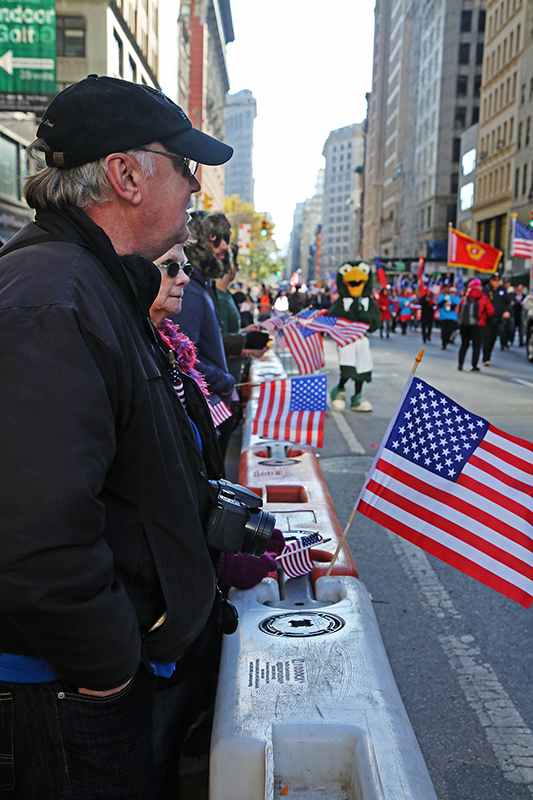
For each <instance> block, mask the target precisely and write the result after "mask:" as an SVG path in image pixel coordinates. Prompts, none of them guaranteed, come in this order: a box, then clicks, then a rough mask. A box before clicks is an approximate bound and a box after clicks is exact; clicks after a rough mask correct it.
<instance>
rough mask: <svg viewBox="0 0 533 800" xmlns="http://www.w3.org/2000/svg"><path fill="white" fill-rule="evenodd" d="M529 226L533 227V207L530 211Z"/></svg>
mask: <svg viewBox="0 0 533 800" xmlns="http://www.w3.org/2000/svg"><path fill="white" fill-rule="evenodd" d="M529 227H530V228H533V208H532V209H531V211H530V212H529Z"/></svg>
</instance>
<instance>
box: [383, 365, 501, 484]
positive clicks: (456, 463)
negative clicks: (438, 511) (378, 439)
mask: <svg viewBox="0 0 533 800" xmlns="http://www.w3.org/2000/svg"><path fill="white" fill-rule="evenodd" d="M488 427H489V424H488V422H487V421H486V420H484V419H483V418H482V417H478V416H476V415H475V414H471V413H470V412H469V411H466V410H465V409H464V408H462V407H461V406H459V405H457V403H454V402H453V400H451V399H450V398H449V397H447V396H446V395H444V394H442V393H441V392H439V391H438V390H437V389H434V388H432V387H431V386H428V384H426V383H424V382H423V381H419V380H415V381H413V384H412V387H411V391H410V392H409V394H408V395H407V397H406V398H405V400H404V402H403V404H402V406H401V409H400V412H399V414H398V416H397V418H396V421H395V423H394V425H393V428H392V430H391V433H390V435H389V438H388V440H387V442H386V444H385V447H386V448H387V449H388V450H391V451H392V452H393V453H397V454H398V455H400V456H402V457H403V458H405V459H407V460H408V461H412V462H413V464H417V465H418V466H420V467H423V468H424V469H426V470H428V471H429V472H432V473H433V474H434V475H440V477H441V478H446V480H449V481H454V482H455V481H456V480H457V478H458V477H459V475H460V474H461V470H462V469H463V467H464V465H465V464H466V462H467V461H468V459H469V458H470V456H471V455H472V453H473V452H474V451H475V449H476V447H477V446H478V444H479V443H480V442H481V441H482V439H483V437H484V436H485V434H486V432H487V429H488Z"/></svg>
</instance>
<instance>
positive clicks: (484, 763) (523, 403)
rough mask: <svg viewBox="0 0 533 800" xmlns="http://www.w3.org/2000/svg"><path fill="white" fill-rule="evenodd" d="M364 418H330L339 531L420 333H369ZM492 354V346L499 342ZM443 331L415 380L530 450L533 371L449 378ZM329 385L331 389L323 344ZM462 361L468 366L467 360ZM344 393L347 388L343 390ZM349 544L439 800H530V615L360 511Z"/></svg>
mask: <svg viewBox="0 0 533 800" xmlns="http://www.w3.org/2000/svg"><path fill="white" fill-rule="evenodd" d="M370 338H371V345H372V351H373V357H374V372H373V381H372V383H371V384H370V385H368V386H367V387H365V391H364V395H365V397H366V398H367V399H368V400H370V401H371V403H372V404H373V406H374V410H373V411H372V412H371V413H366V414H362V413H352V412H350V410H349V409H347V410H346V411H345V412H343V413H342V414H339V413H334V412H332V411H331V409H329V410H328V413H327V419H326V427H325V444H324V448H323V449H322V451H321V453H320V464H321V468H322V473H323V475H324V478H325V481H326V483H327V485H328V488H329V490H330V492H331V494H332V497H333V501H334V504H335V507H336V510H337V514H338V517H339V519H340V521H341V524H342V525H345V523H346V521H347V519H348V517H349V515H350V512H351V510H352V508H353V505H354V502H355V500H356V499H357V496H358V493H359V490H360V488H361V486H362V484H363V481H364V479H365V476H366V474H367V472H368V470H369V468H370V466H371V464H372V461H373V458H374V456H375V453H376V451H377V447H378V445H379V443H380V442H381V439H382V437H383V435H384V433H385V431H386V429H387V426H388V423H389V421H390V419H391V416H392V414H393V412H394V410H395V407H396V404H397V402H398V399H399V397H400V395H401V392H402V389H403V387H404V385H405V382H406V380H407V378H408V375H409V373H410V370H411V368H412V366H413V363H414V359H415V356H416V355H417V353H418V352H419V351H420V349H421V347H422V341H421V336H420V333H416V332H410V333H408V334H407V335H406V336H402V335H401V334H393V335H391V338H390V339H389V340H387V339H380V337H379V334H373V335H372V336H371V337H370ZM497 348H499V345H497ZM457 351H458V344H455V345H451V346H450V347H449V348H448V349H447V350H446V351H442V350H441V347H440V339H439V332H438V331H436V332H434V335H433V339H432V341H431V342H430V343H428V344H427V346H426V350H425V354H424V357H423V360H422V363H421V364H420V366H419V368H418V371H417V375H418V376H419V377H421V378H423V379H424V380H425V381H427V382H428V383H431V384H432V385H433V386H435V387H436V388H437V389H439V390H441V391H442V392H444V393H446V394H447V395H449V396H450V397H452V398H453V399H454V400H455V401H456V402H458V403H460V404H461V405H462V406H464V407H465V408H466V409H468V410H469V411H472V412H474V413H476V414H479V415H481V416H483V417H485V418H486V419H488V420H489V421H490V422H491V423H492V424H493V425H495V426H497V427H498V428H501V429H502V430H504V431H506V432H508V433H511V434H514V435H516V436H520V437H523V438H524V439H527V440H529V441H533V402H532V401H533V365H532V364H529V363H528V361H527V359H526V355H525V348H518V347H517V346H515V347H513V348H512V349H511V350H510V351H509V352H500V350H499V349H495V352H494V356H493V364H492V365H491V366H490V367H486V368H485V367H483V366H482V368H481V371H480V372H478V373H471V372H470V371H469V366H470V364H469V361H468V360H467V362H466V363H465V369H466V371H464V372H459V371H458V370H457ZM326 357H327V363H326V368H327V370H328V384H329V385H330V388H332V387H333V386H334V385H335V384H336V382H337V380H338V367H337V355H336V349H335V346H334V345H333V344H332V343H331V342H329V341H327V342H326ZM467 359H468V357H467ZM348 389H349V390H352V384H348ZM348 541H349V544H350V547H351V549H352V551H353V553H354V556H355V559H356V562H357V565H358V569H359V575H360V578H361V580H362V581H363V582H364V583H365V585H366V586H367V588H368V589H369V591H370V593H371V595H372V598H373V602H374V608H375V611H376V616H377V618H378V622H379V626H380V630H381V634H382V637H383V641H384V644H385V647H386V650H387V653H388V655H389V659H390V663H391V666H392V669H393V672H394V675H395V678H396V681H397V683H398V687H399V689H400V693H401V695H402V698H403V700H404V703H405V706H406V709H407V712H408V714H409V717H410V719H411V722H412V724H413V728H414V730H415V733H416V735H417V737H418V741H419V743H420V746H421V749H422V752H423V754H424V757H425V759H426V763H427V766H428V769H429V772H430V775H431V778H432V780H433V783H434V786H435V790H436V792H437V796H438V797H439V800H525V798H531V797H532V796H533V734H532V726H533V697H532V693H531V688H530V687H531V673H532V666H533V659H532V655H531V651H532V645H531V634H532V630H533V625H532V619H533V617H532V613H533V611H532V610H526V609H524V608H523V607H521V606H519V605H518V604H517V603H515V602H513V601H512V600H509V599H507V598H506V597H503V596H502V595H500V594H498V593H497V592H496V591H494V590H493V589H489V588H487V587H485V586H484V585H482V584H480V583H478V582H477V581H475V580H474V579H472V578H470V577H467V576H466V575H463V574H462V573H461V572H459V571H457V570H455V569H454V568H452V567H450V566H448V565H446V564H444V563H442V562H441V561H439V560H438V559H436V558H434V557H433V556H430V555H426V554H425V553H424V552H423V551H421V550H420V549H418V548H416V547H414V546H413V545H411V544H409V543H408V542H406V541H405V540H403V539H402V538H401V537H398V536H396V535H394V534H392V533H390V532H388V531H386V530H384V529H383V528H381V527H380V526H379V525H377V524H376V523H374V522H372V521H371V520H369V519H367V518H366V517H364V516H363V515H361V514H357V515H356V518H355V521H354V524H353V526H352V528H351V530H350V533H349V536H348Z"/></svg>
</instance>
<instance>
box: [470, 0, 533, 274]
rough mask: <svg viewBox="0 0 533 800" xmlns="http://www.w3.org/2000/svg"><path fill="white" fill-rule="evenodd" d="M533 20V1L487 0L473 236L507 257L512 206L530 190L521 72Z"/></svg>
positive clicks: (526, 86) (525, 85) (526, 77)
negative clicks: (493, 246) (522, 58)
mask: <svg viewBox="0 0 533 800" xmlns="http://www.w3.org/2000/svg"><path fill="white" fill-rule="evenodd" d="M532 24H533V3H531V0H507V1H506V2H500V0H498V2H496V0H487V31H486V36H485V52H484V66H483V82H482V86H481V116H480V123H479V147H478V159H477V169H476V192H475V203H474V207H473V213H474V225H475V234H474V235H475V238H477V239H480V240H481V241H483V242H487V243H488V244H493V245H495V246H496V247H498V248H500V249H501V250H503V251H504V253H505V258H506V261H507V260H508V259H509V252H510V249H509V247H510V236H511V224H510V222H511V217H510V214H511V209H512V206H513V204H516V205H517V206H519V204H520V203H522V200H523V198H524V196H525V195H527V194H528V193H529V186H528V180H527V176H528V169H529V167H528V157H527V156H526V153H525V151H526V150H529V158H530V157H531V129H530V128H529V129H528V126H527V115H524V113H523V112H525V111H526V104H528V103H529V101H528V97H529V91H530V79H531V72H529V73H527V72H526V71H525V70H524V71H522V69H521V63H520V62H521V54H522V52H523V51H524V48H525V47H526V46H527V45H529V43H530V42H531V37H532V30H531V29H532ZM528 54H530V51H529V50H528ZM529 57H530V55H529ZM530 114H531V112H530ZM526 138H527V144H526ZM506 266H508V267H510V264H507V265H506Z"/></svg>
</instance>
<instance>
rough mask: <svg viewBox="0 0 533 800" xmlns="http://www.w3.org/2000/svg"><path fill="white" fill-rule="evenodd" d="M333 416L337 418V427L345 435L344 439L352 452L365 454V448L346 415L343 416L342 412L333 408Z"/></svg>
mask: <svg viewBox="0 0 533 800" xmlns="http://www.w3.org/2000/svg"><path fill="white" fill-rule="evenodd" d="M331 416H332V417H333V419H334V420H335V423H336V425H337V428H338V429H339V430H340V432H341V433H342V435H343V436H344V440H345V441H346V444H347V445H348V447H349V448H350V450H351V451H352V453H357V455H359V456H364V454H365V448H364V447H363V445H362V444H361V442H360V441H359V439H358V438H357V436H356V435H355V433H354V432H353V431H352V429H351V428H350V426H349V425H348V423H347V422H346V420H345V419H344V417H343V416H342V412H340V411H333V410H332V411H331Z"/></svg>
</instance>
